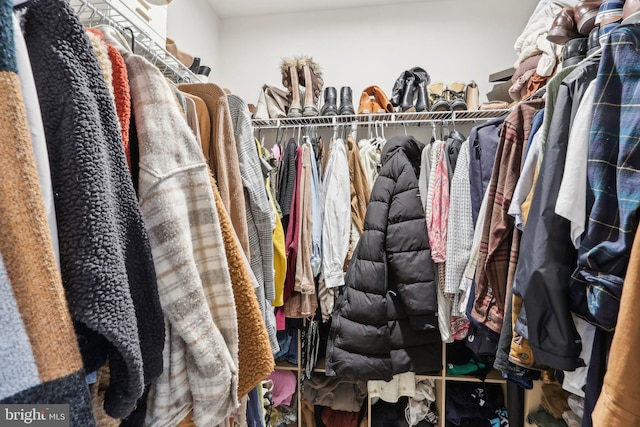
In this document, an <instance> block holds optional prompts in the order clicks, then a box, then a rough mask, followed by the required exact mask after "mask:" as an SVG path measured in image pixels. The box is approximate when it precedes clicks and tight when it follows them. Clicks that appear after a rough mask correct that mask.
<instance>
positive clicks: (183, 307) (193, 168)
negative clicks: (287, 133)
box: [123, 53, 238, 426]
mask: <svg viewBox="0 0 640 427" xmlns="http://www.w3.org/2000/svg"><path fill="white" fill-rule="evenodd" d="M123 56H125V61H126V64H127V68H128V71H129V77H130V84H131V94H132V100H133V108H134V111H135V117H136V118H137V120H136V126H137V134H138V139H139V144H140V178H139V198H140V208H141V212H142V215H143V218H144V220H145V224H146V226H147V229H148V231H149V241H150V243H151V250H152V253H153V261H154V264H155V268H156V274H157V279H158V293H159V296H160V302H161V304H162V309H163V312H164V315H165V327H166V331H167V332H166V335H165V344H164V351H163V366H164V371H163V372H162V375H160V377H159V378H158V380H157V382H156V383H155V385H154V386H153V387H152V389H151V392H150V396H149V408H148V412H147V420H146V425H148V426H159V425H175V424H177V423H178V422H180V421H181V420H182V419H183V418H184V417H185V416H186V415H187V413H188V412H189V410H191V409H193V419H194V421H195V422H196V423H197V424H198V425H213V424H215V422H217V421H220V420H222V419H224V418H226V417H227V416H228V415H229V414H230V413H231V411H233V409H234V408H235V407H236V406H237V405H238V400H237V381H238V372H237V363H238V331H237V323H238V322H237V318H236V311H235V304H234V299H233V293H232V288H231V279H230V276H229V267H228V264H227V260H226V255H225V249H224V244H223V240H222V233H221V230H220V223H219V218H218V212H217V210H216V208H215V200H214V196H213V191H212V189H211V182H210V179H209V170H208V168H207V165H206V163H205V160H204V156H203V154H202V150H201V148H200V147H199V144H198V143H197V141H196V140H195V137H194V136H193V133H192V132H191V129H190V128H189V127H188V125H187V123H186V121H185V120H184V119H183V118H182V117H181V115H180V114H181V113H180V111H179V110H178V106H177V105H176V103H175V101H174V99H173V94H172V93H171V90H170V88H169V87H168V84H167V82H166V81H165V79H164V77H163V76H162V74H161V73H160V72H159V71H158V69H157V68H155V67H154V66H153V65H152V64H150V63H149V62H147V61H146V60H145V59H144V58H142V57H140V56H137V55H133V54H131V53H126V54H123ZM158 117H162V118H163V120H157V119H156V118H158ZM145 118H147V119H145Z"/></svg>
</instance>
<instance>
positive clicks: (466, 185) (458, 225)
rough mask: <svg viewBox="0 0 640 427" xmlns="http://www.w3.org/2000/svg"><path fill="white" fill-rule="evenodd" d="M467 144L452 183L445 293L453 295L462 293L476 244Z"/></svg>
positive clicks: (464, 145) (463, 148) (466, 142)
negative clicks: (463, 276) (461, 287)
mask: <svg viewBox="0 0 640 427" xmlns="http://www.w3.org/2000/svg"><path fill="white" fill-rule="evenodd" d="M468 145H469V141H468V140H467V141H465V142H464V143H463V144H462V145H461V146H460V155H459V156H458V160H457V165H456V170H455V172H454V173H453V178H452V180H451V197H450V198H449V200H450V209H449V217H448V222H447V227H448V228H447V245H446V259H447V263H446V270H445V277H446V279H445V292H447V293H451V294H455V293H457V292H459V291H460V282H461V280H462V275H463V273H464V268H465V267H466V264H467V261H468V260H469V254H470V253H471V244H472V243H473V217H472V213H471V212H472V211H471V196H470V193H471V192H470V188H471V183H470V181H469V147H468Z"/></svg>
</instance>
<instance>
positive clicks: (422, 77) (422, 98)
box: [410, 67, 431, 111]
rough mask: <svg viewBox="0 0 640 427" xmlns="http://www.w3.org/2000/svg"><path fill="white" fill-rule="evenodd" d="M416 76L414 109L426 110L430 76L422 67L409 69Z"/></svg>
mask: <svg viewBox="0 0 640 427" xmlns="http://www.w3.org/2000/svg"><path fill="white" fill-rule="evenodd" d="M410 71H411V72H412V73H413V75H414V76H416V82H415V87H416V92H417V94H418V95H417V97H416V111H426V110H428V109H429V98H428V97H427V86H429V83H431V77H429V73H427V72H426V71H425V70H424V69H423V68H420V67H413V68H412V69H411V70H410Z"/></svg>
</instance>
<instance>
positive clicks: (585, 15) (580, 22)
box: [573, 0, 602, 36]
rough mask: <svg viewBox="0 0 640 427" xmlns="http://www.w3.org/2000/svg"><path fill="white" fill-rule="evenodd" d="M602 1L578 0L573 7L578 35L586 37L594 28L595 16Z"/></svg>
mask: <svg viewBox="0 0 640 427" xmlns="http://www.w3.org/2000/svg"><path fill="white" fill-rule="evenodd" d="M601 4H602V0H580V1H579V2H578V3H577V4H576V5H575V6H574V7H573V12H574V17H575V22H576V27H577V30H578V33H580V34H582V35H583V36H588V35H589V33H590V32H591V30H593V28H594V27H595V26H596V16H597V15H598V10H599V9H600V5H601Z"/></svg>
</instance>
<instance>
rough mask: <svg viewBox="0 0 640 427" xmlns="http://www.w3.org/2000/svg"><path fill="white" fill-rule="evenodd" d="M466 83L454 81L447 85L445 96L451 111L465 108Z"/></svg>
mask: <svg viewBox="0 0 640 427" xmlns="http://www.w3.org/2000/svg"><path fill="white" fill-rule="evenodd" d="M465 87H466V84H464V83H461V82H454V83H451V84H449V85H448V87H447V91H446V95H445V97H446V98H447V99H448V101H449V103H450V104H451V105H450V107H449V108H450V110H451V111H464V110H466V109H467V102H466V100H465V98H464V93H465V90H464V89H465Z"/></svg>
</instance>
